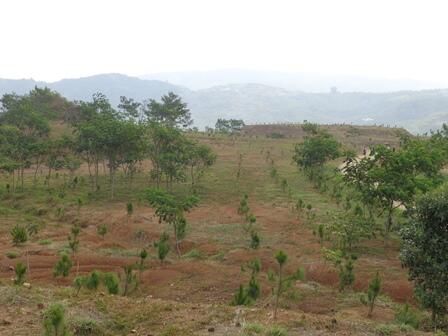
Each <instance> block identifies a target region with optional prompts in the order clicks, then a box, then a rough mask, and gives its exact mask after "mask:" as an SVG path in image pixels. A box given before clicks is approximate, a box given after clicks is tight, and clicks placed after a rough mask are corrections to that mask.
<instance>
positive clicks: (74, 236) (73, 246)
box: [68, 224, 81, 275]
mask: <svg viewBox="0 0 448 336" xmlns="http://www.w3.org/2000/svg"><path fill="white" fill-rule="evenodd" d="M80 233H81V227H80V226H79V225H77V224H76V225H74V226H73V227H72V228H71V230H70V235H69V236H68V247H69V248H70V250H71V251H72V256H73V258H74V259H76V275H78V272H79V258H76V252H77V251H78V249H79V239H78V236H79V234H80Z"/></svg>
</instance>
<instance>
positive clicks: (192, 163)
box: [186, 141, 216, 190]
mask: <svg viewBox="0 0 448 336" xmlns="http://www.w3.org/2000/svg"><path fill="white" fill-rule="evenodd" d="M186 151H187V153H186V165H187V166H189V167H190V178H191V187H192V189H193V190H194V187H195V183H196V182H197V181H198V180H199V178H200V177H201V176H202V174H203V173H204V171H205V170H206V169H207V168H208V167H210V166H212V165H213V164H214V163H215V161H216V154H215V153H213V152H212V150H211V149H210V147H208V146H206V145H202V144H199V143H197V142H192V141H190V142H187V146H186Z"/></svg>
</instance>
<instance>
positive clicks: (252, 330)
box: [243, 323, 264, 336]
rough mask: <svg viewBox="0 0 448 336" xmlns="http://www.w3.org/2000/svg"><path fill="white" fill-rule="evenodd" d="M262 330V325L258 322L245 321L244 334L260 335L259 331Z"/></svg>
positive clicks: (248, 335)
mask: <svg viewBox="0 0 448 336" xmlns="http://www.w3.org/2000/svg"><path fill="white" fill-rule="evenodd" d="M263 331H264V326H263V325H262V324H259V323H247V324H246V325H245V326H244V332H243V335H244V336H254V335H261V333H262V332H263Z"/></svg>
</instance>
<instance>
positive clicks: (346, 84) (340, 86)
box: [140, 69, 448, 93]
mask: <svg viewBox="0 0 448 336" xmlns="http://www.w3.org/2000/svg"><path fill="white" fill-rule="evenodd" d="M140 78H142V79H151V80H161V81H165V82H169V83H172V84H175V85H181V86H185V87H188V88H190V89H192V90H201V89H208V88H211V87H214V86H221V85H228V84H247V83H258V84H263V85H267V86H274V87H279V88H282V89H286V90H290V91H304V92H313V93H326V92H330V91H331V89H332V88H335V89H337V90H338V91H340V92H391V91H404V90H429V89H434V88H440V87H448V85H444V84H446V83H440V82H428V81H418V80H412V79H385V78H374V77H366V76H347V75H345V76H343V75H322V74H315V73H305V72H282V71H260V70H241V69H227V70H210V71H185V72H161V73H154V74H150V75H144V76H140Z"/></svg>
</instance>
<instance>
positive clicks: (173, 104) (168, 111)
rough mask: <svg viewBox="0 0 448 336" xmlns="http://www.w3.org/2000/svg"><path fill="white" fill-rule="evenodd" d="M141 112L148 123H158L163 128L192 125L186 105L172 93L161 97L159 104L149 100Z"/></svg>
mask: <svg viewBox="0 0 448 336" xmlns="http://www.w3.org/2000/svg"><path fill="white" fill-rule="evenodd" d="M143 112H144V114H145V115H146V117H147V119H148V121H150V122H156V123H159V124H161V125H163V126H165V127H170V128H173V127H183V128H186V127H188V126H190V125H191V124H192V123H193V120H192V119H191V113H190V110H189V109H188V107H187V104H186V103H184V102H182V99H181V98H180V97H179V96H178V95H176V94H174V93H173V92H169V93H168V94H167V95H164V96H162V99H161V102H158V101H155V100H154V99H150V100H149V102H147V103H146V104H145V105H144V106H143Z"/></svg>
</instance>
